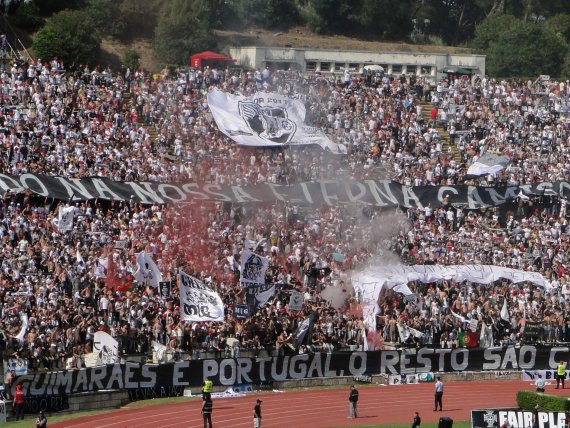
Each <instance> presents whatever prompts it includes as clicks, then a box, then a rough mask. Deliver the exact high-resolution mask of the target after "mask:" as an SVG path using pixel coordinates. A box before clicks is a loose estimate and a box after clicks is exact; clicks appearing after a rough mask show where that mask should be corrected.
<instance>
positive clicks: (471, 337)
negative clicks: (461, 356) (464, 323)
mask: <svg viewBox="0 0 570 428" xmlns="http://www.w3.org/2000/svg"><path fill="white" fill-rule="evenodd" d="M465 346H466V347H468V348H476V347H477V346H479V335H478V334H477V333H474V332H472V331H468V332H467V334H466V335H465Z"/></svg>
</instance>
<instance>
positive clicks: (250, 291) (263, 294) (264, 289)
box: [245, 284, 275, 313]
mask: <svg viewBox="0 0 570 428" xmlns="http://www.w3.org/2000/svg"><path fill="white" fill-rule="evenodd" d="M245 291H246V293H247V294H246V299H247V304H248V306H249V307H250V313H252V311H253V310H255V309H257V308H259V307H261V306H263V305H265V304H266V303H267V302H268V301H269V299H271V298H272V297H273V296H274V295H275V284H254V285H250V286H249V287H247V288H246V289H245Z"/></svg>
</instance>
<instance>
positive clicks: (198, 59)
mask: <svg viewBox="0 0 570 428" xmlns="http://www.w3.org/2000/svg"><path fill="white" fill-rule="evenodd" d="M220 62H235V59H233V58H230V57H227V56H225V55H222V54H219V53H216V52H210V51H206V52H202V53H199V54H195V55H192V56H191V57H190V66H191V67H195V68H202V67H205V66H206V65H210V64H216V63H220Z"/></svg>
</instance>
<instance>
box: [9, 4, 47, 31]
mask: <svg viewBox="0 0 570 428" xmlns="http://www.w3.org/2000/svg"><path fill="white" fill-rule="evenodd" d="M12 19H13V22H14V24H15V25H16V26H18V27H20V28H24V29H26V30H34V29H36V28H37V27H39V26H40V25H41V24H42V22H43V20H42V18H41V16H40V9H39V7H38V6H37V5H36V4H35V3H21V4H20V5H19V6H18V8H17V9H16V12H15V13H14V16H13V18H12Z"/></svg>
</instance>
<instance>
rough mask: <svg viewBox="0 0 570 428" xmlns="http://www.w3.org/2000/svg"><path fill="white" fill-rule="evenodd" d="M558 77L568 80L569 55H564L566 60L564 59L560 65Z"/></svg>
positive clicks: (569, 74)
mask: <svg viewBox="0 0 570 428" xmlns="http://www.w3.org/2000/svg"><path fill="white" fill-rule="evenodd" d="M560 77H562V78H563V79H566V80H568V79H570V53H568V54H566V58H564V64H562V71H561V72H560Z"/></svg>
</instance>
